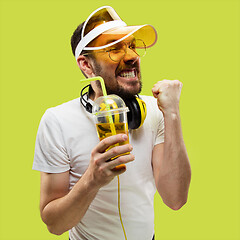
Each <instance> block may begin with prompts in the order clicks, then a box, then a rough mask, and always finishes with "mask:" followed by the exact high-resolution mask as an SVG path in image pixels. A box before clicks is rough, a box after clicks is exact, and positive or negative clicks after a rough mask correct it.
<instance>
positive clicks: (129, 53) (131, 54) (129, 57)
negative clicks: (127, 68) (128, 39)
mask: <svg viewBox="0 0 240 240" xmlns="http://www.w3.org/2000/svg"><path fill="white" fill-rule="evenodd" d="M138 58H139V55H138V54H137V53H136V52H135V51H134V50H133V49H130V48H129V47H128V48H127V50H126V54H125V56H124V58H123V61H124V62H135V61H136V60H137V59H138Z"/></svg>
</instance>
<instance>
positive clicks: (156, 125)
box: [146, 97, 164, 145]
mask: <svg viewBox="0 0 240 240" xmlns="http://www.w3.org/2000/svg"><path fill="white" fill-rule="evenodd" d="M146 100H147V101H149V102H148V108H147V112H148V113H147V114H149V117H150V122H151V125H152V129H153V132H154V133H155V141H154V145H157V144H159V143H163V142H164V117H163V113H162V112H161V111H160V110H159V108H158V105H157V99H156V98H154V97H148V98H147V99H146Z"/></svg>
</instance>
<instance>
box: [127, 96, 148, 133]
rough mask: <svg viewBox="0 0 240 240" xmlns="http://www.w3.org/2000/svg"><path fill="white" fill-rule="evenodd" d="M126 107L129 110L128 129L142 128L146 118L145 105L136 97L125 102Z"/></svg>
mask: <svg viewBox="0 0 240 240" xmlns="http://www.w3.org/2000/svg"><path fill="white" fill-rule="evenodd" d="M125 103H126V106H127V107H128V108H129V112H128V113H127V117H128V127H129V128H130V129H137V128H139V127H140V126H142V124H143V122H144V120H145V118H146V104H145V102H144V101H142V100H141V99H140V98H138V97H134V98H130V99H126V100H125Z"/></svg>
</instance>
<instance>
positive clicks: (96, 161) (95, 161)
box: [94, 157, 101, 166]
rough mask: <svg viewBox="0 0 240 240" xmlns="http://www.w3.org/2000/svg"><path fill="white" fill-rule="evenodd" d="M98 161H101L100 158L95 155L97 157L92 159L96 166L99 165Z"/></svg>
mask: <svg viewBox="0 0 240 240" xmlns="http://www.w3.org/2000/svg"><path fill="white" fill-rule="evenodd" d="M100 161H101V159H100V158H98V157H97V158H95V159H94V164H95V165H96V166H100Z"/></svg>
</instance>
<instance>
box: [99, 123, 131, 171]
mask: <svg viewBox="0 0 240 240" xmlns="http://www.w3.org/2000/svg"><path fill="white" fill-rule="evenodd" d="M114 127H115V131H116V134H119V133H124V134H127V136H128V125H127V123H114ZM96 128H97V133H98V137H99V139H100V141H101V140H103V139H104V138H106V137H110V136H112V131H111V126H110V123H97V124H96ZM128 143H129V138H128V139H127V140H126V141H124V142H121V143H117V144H115V145H112V146H110V147H109V148H108V149H107V150H106V151H108V150H109V149H111V148H113V147H115V146H120V145H124V144H128ZM125 154H129V152H127V153H125ZM125 154H121V155H118V156H116V157H114V158H112V159H111V160H113V159H115V158H117V157H119V156H122V155H125ZM120 168H125V164H120V165H118V166H117V167H116V168H114V169H120Z"/></svg>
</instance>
